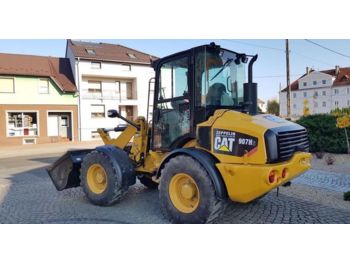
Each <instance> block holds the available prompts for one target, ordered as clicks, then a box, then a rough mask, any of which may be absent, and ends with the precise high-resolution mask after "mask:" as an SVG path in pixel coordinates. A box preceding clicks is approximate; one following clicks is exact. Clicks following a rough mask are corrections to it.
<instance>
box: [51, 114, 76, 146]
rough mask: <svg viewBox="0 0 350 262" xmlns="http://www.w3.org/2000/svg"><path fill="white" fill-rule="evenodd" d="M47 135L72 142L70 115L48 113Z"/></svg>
mask: <svg viewBox="0 0 350 262" xmlns="http://www.w3.org/2000/svg"><path fill="white" fill-rule="evenodd" d="M47 135H48V136H53V137H59V138H63V139H69V140H72V128H71V114H70V113H60V112H57V113H51V112H50V113H49V117H48V120H47Z"/></svg>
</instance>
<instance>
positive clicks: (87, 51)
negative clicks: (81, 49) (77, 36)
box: [85, 49, 96, 55]
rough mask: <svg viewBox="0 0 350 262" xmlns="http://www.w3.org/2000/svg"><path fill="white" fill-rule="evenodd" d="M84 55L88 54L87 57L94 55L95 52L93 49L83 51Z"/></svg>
mask: <svg viewBox="0 0 350 262" xmlns="http://www.w3.org/2000/svg"><path fill="white" fill-rule="evenodd" d="M85 50H86V53H88V54H89V55H96V53H95V50H93V49H85Z"/></svg>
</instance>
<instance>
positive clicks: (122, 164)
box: [95, 145, 136, 186]
mask: <svg viewBox="0 0 350 262" xmlns="http://www.w3.org/2000/svg"><path fill="white" fill-rule="evenodd" d="M95 150H96V151H98V152H101V153H103V154H105V155H106V156H108V157H109V159H110V161H111V163H112V165H113V166H114V168H115V170H119V172H120V174H122V175H123V179H122V183H127V184H128V186H131V185H134V184H135V183H136V175H135V168H134V166H133V164H132V162H131V160H130V158H129V156H128V155H127V153H126V152H125V151H124V150H121V149H120V148H117V147H115V146H111V145H104V146H99V147H96V149H95Z"/></svg>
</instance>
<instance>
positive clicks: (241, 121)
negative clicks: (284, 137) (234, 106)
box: [197, 110, 306, 164]
mask: <svg viewBox="0 0 350 262" xmlns="http://www.w3.org/2000/svg"><path fill="white" fill-rule="evenodd" d="M289 130H305V129H304V128H303V127H302V126H300V125H298V124H295V123H293V122H290V121H287V120H284V119H282V118H280V117H277V116H273V115H269V114H261V115H255V116H251V115H247V114H244V113H240V112H237V111H232V110H217V111H216V112H215V114H214V115H213V116H212V117H210V118H209V119H208V121H206V122H204V123H202V124H200V125H198V130H197V132H198V134H197V137H198V142H199V144H200V145H206V146H205V148H206V149H208V150H209V149H210V151H211V152H212V153H213V154H214V155H215V156H216V157H217V158H218V159H219V160H220V161H221V162H226V163H252V164H263V163H267V162H269V160H270V158H271V157H270V155H271V154H272V155H273V154H274V155H276V156H278V148H277V136H278V133H279V132H280V131H283V132H289ZM207 132H208V133H209V134H206V133H207ZM305 132H306V131H305ZM266 135H268V137H267V136H266ZM205 138H207V139H205ZM205 140H209V141H210V143H205V142H206V141H205ZM267 140H269V141H268V143H271V141H273V142H274V143H275V145H274V147H273V148H272V147H271V146H270V145H267V144H266V142H267ZM270 140H271V141H270Z"/></svg>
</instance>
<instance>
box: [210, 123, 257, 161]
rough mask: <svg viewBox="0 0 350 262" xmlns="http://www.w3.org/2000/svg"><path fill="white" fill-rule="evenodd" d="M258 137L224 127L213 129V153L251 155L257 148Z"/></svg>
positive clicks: (239, 155)
mask: <svg viewBox="0 0 350 262" xmlns="http://www.w3.org/2000/svg"><path fill="white" fill-rule="evenodd" d="M257 146H258V138H257V137H254V136H250V135H247V134H244V133H240V132H236V131H230V130H225V129H214V137H213V147H214V148H213V149H214V152H215V153H218V154H224V155H232V156H238V157H242V156H243V155H244V154H248V156H250V155H253V154H254V153H256V152H257V150H258V147H257Z"/></svg>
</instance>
